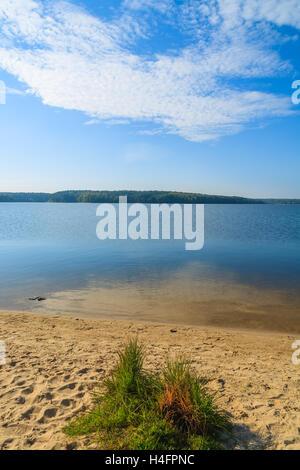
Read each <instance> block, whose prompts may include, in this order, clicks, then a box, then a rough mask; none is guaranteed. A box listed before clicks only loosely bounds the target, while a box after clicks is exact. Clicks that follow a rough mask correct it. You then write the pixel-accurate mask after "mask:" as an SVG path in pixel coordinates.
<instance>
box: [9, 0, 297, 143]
mask: <svg viewBox="0 0 300 470" xmlns="http://www.w3.org/2000/svg"><path fill="white" fill-rule="evenodd" d="M279 3H282V2H277V1H276V0H265V1H264V3H263V4H264V5H265V6H264V7H262V6H261V5H260V3H259V2H256V0H247V2H244V1H243V0H218V1H215V2H214V1H210V2H208V1H202V2H199V1H197V2H193V1H189V2H186V3H184V5H183V7H180V8H179V9H177V15H178V17H177V19H175V17H174V21H180V25H181V27H182V29H183V30H188V31H189V34H190V36H192V38H191V45H190V46H187V45H185V46H184V47H182V49H178V50H177V51H176V54H175V53H174V51H173V52H172V54H171V53H170V54H168V53H167V52H165V53H164V54H160V55H155V54H153V56H152V58H145V57H144V56H143V55H142V53H139V54H138V53H137V52H135V51H134V45H135V41H136V40H140V39H141V38H142V39H143V40H144V41H147V36H146V33H145V25H144V17H143V15H139V13H138V10H137V7H138V5H139V6H140V7H142V6H144V7H145V8H146V7H153V6H154V3H153V2H152V1H150V0H143V1H142V0H139V1H138V2H136V1H135V0H130V1H129V0H127V1H126V2H125V4H124V6H125V7H126V13H124V12H123V16H120V18H119V19H118V20H114V21H111V22H105V21H102V20H101V19H99V18H96V17H93V16H92V15H90V14H88V13H87V12H86V11H84V10H83V9H81V8H78V7H76V6H74V4H71V3H69V2H55V1H52V2H41V1H38V0H36V1H33V0H1V6H0V24H1V33H0V39H1V47H0V67H2V68H3V69H4V70H6V71H7V72H9V73H11V74H13V75H15V76H16V77H17V78H18V79H19V80H20V81H21V82H22V83H25V84H26V85H27V86H28V87H29V89H30V90H31V92H32V93H34V94H36V95H37V96H39V97H41V99H42V101H43V102H44V103H45V104H47V105H50V106H56V107H59V108H64V109H71V110H78V111H82V112H84V113H85V114H87V115H88V116H89V117H90V118H91V119H90V121H87V123H86V124H92V123H94V122H98V121H99V120H105V121H106V122H107V120H109V123H110V124H113V123H114V122H115V123H120V122H123V123H124V122H125V123H126V122H128V121H130V122H131V121H133V120H135V121H143V122H147V121H149V122H151V123H156V124H157V125H158V126H159V127H160V131H161V132H165V133H172V134H177V135H180V136H182V137H184V138H186V139H189V140H193V141H197V142H201V141H204V140H210V139H214V138H217V137H220V136H223V135H228V134H233V133H236V132H240V131H241V130H242V129H243V128H244V127H245V126H246V125H247V124H249V123H256V122H258V121H260V120H261V119H263V120H265V119H268V118H271V117H276V116H285V115H288V114H289V113H290V112H291V111H290V100H289V99H288V98H285V97H282V96H277V95H275V94H271V93H266V92H258V91H250V90H248V89H247V79H254V78H263V77H272V76H276V75H277V74H278V73H283V72H287V71H288V70H289V67H290V65H289V64H288V63H286V62H284V61H282V60H281V59H280V57H279V55H278V53H277V52H276V51H274V49H272V48H271V47H269V45H268V44H266V42H265V41H266V33H268V38H269V39H268V40H269V41H272V40H275V38H277V37H278V36H276V34H278V33H275V31H273V30H272V28H273V27H272V26H271V25H269V26H268V25H266V24H265V22H266V21H275V20H276V23H277V24H278V25H280V24H283V23H282V22H285V23H284V24H292V23H293V25H295V24H296V23H297V21H298V20H300V13H299V14H298V13H297V12H298V10H299V8H298V10H297V8H296V13H295V12H294V14H292V12H291V11H290V10H293V9H294V6H295V4H296V3H295V2H293V1H292V0H290V1H289V0H286V4H288V5H289V11H290V14H288V13H287V12H285V13H283V11H282V9H281V8H280V5H279ZM155 4H156V5H157V4H158V3H157V2H155ZM166 4H170V1H169V0H168V1H166V2H160V5H166ZM277 4H278V5H277ZM246 5H247V7H246ZM267 6H269V8H267ZM173 7H174V4H173ZM271 7H272V8H273V9H274V10H275V11H277V13H278V15H277V16H276V15H275V16H276V18H275V19H274V20H272V18H273V16H274V15H273V13H272V12H273V10H272V8H271ZM276 8H277V10H276ZM271 10H272V11H271ZM130 11H131V12H132V13H130ZM161 11H163V10H161ZM272 15H273V16H272ZM297 18H298V19H297ZM125 19H126V21H125ZM261 20H263V23H262V24H261V27H260V29H259V31H258V29H257V28H259V25H257V23H255V24H254V21H261ZM288 21H289V23H286V22H288ZM297 24H298V23H297ZM203 25H204V26H205V27H204V26H203ZM268 28H269V29H268ZM270 28H271V29H270ZM270 31H271V32H273V33H274V37H273V36H272V34H269V33H270ZM258 33H259V34H258ZM147 34H149V32H147ZM232 79H243V87H238V86H237V84H235V85H233V84H232ZM237 83H239V80H238V81H237Z"/></svg>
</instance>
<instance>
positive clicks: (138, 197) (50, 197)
mask: <svg viewBox="0 0 300 470" xmlns="http://www.w3.org/2000/svg"><path fill="white" fill-rule="evenodd" d="M120 196H127V199H128V203H144V204H288V205H290V204H300V199H296V198H295V199H280V198H278V199H274V198H260V199H255V198H246V197H240V196H222V195H213V194H211V195H210V194H201V193H186V192H176V191H132V190H128V191H126V190H122V191H121V190H120V191H93V190H79V191H76V190H70V191H58V192H55V193H25V192H17V193H13V192H0V202H40V203H43V202H44V203H45V202H56V203H97V204H101V203H118V202H119V197H120Z"/></svg>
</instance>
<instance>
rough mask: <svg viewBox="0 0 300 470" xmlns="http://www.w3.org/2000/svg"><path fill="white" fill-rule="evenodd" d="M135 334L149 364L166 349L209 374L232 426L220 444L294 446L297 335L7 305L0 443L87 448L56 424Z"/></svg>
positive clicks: (0, 335)
mask: <svg viewBox="0 0 300 470" xmlns="http://www.w3.org/2000/svg"><path fill="white" fill-rule="evenodd" d="M171 329H176V330H177V331H176V332H171V331H170V330H171ZM136 334H138V336H139V338H140V340H142V341H143V342H144V344H145V346H146V350H147V361H146V365H147V367H148V368H150V369H152V370H157V369H158V368H159V367H160V366H161V364H162V363H163V361H164V359H165V357H166V355H167V354H170V355H174V354H176V353H184V354H186V355H188V356H190V357H191V358H192V361H193V366H194V367H195V369H196V370H197V372H198V373H199V374H200V375H202V376H205V377H207V378H208V379H209V384H208V386H209V387H210V389H211V390H214V391H216V392H217V400H218V403H219V405H220V406H221V407H223V408H224V409H225V410H226V411H227V412H228V413H229V414H230V416H231V420H232V422H233V424H234V426H233V438H232V439H231V440H226V441H225V446H226V447H229V448H230V447H233V448H235V449H300V412H299V408H300V403H299V390H300V365H298V366H297V365H294V364H293V363H292V361H291V356H292V352H293V350H292V348H291V345H292V342H293V341H294V340H296V339H300V338H298V337H296V336H295V335H288V334H284V335H283V334H276V333H256V332H251V331H233V330H226V329H224V328H223V329H221V328H211V327H195V326H193V327H189V326H183V325H178V326H176V325H174V324H172V325H171V324H158V323H135V322H129V321H127V322H124V321H108V320H95V319H80V318H73V317H68V316H59V315H41V314H32V313H19V312H8V311H2V312H0V340H1V341H5V343H6V349H7V356H6V364H5V365H2V366H0V448H1V449H81V448H85V447H91V448H93V445H91V444H88V442H87V439H86V438H80V439H70V438H67V437H66V436H65V435H64V434H63V433H62V431H61V429H62V427H63V426H64V425H65V424H66V423H67V422H68V420H70V419H71V418H72V417H73V416H74V415H76V414H77V413H79V412H82V411H83V410H85V409H87V408H88V407H90V406H91V404H92V393H91V392H92V390H93V388H94V387H95V385H96V384H97V383H99V382H100V381H101V379H103V377H104V376H105V375H107V374H108V372H109V370H110V369H111V367H112V366H113V365H114V363H115V361H116V358H117V356H116V351H117V350H118V348H120V347H121V346H122V345H123V344H124V342H125V341H126V340H127V339H128V338H129V337H134V336H135V335H136ZM298 336H299V335H298Z"/></svg>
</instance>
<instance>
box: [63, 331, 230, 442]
mask: <svg viewBox="0 0 300 470" xmlns="http://www.w3.org/2000/svg"><path fill="white" fill-rule="evenodd" d="M118 354H119V360H118V363H117V365H116V367H115V368H114V369H113V370H112V372H111V374H110V376H109V377H108V378H106V380H105V381H104V383H103V384H102V387H101V389H100V391H98V392H97V393H95V403H94V407H93V409H91V410H90V411H89V412H87V413H86V414H82V415H80V416H78V417H77V418H76V419H75V420H74V421H72V422H70V423H69V424H68V425H67V426H66V427H65V428H64V432H65V433H66V434H67V435H68V436H80V435H90V438H91V441H94V442H96V443H97V446H98V447H99V448H102V449H114V450H119V449H120V450H121V449H131V450H184V449H185V450H189V449H192V450H197V449H200V450H210V449H220V448H222V445H221V442H220V438H219V435H220V431H223V430H225V429H227V428H228V420H227V417H226V415H225V413H224V412H223V411H222V410H220V409H219V408H218V407H217V405H216V403H215V396H214V395H213V394H211V393H209V392H208V390H207V387H206V382H205V380H203V379H200V378H199V377H198V376H197V375H196V374H195V373H194V372H193V371H192V369H191V366H190V363H189V361H187V360H186V359H184V358H177V359H175V360H173V361H171V360H167V362H166V365H165V367H164V368H163V370H162V371H161V374H151V373H149V372H147V371H145V369H144V367H143V364H144V359H145V351H144V347H143V346H142V345H141V344H139V343H138V341H137V340H132V341H129V343H128V344H127V345H126V346H125V348H124V351H120V352H119V353H118Z"/></svg>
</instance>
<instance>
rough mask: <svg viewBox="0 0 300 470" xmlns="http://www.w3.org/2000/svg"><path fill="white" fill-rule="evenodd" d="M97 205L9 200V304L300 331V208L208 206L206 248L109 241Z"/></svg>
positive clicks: (2, 267) (5, 303) (5, 294)
mask: <svg viewBox="0 0 300 470" xmlns="http://www.w3.org/2000/svg"><path fill="white" fill-rule="evenodd" d="M96 208H97V205H96V204H34V203H32V204H31V203H23V204H14V203H6V204H5V203H1V204H0V309H3V310H4V309H9V310H20V311H34V312H40V313H59V314H71V315H76V316H85V317H97V318H111V319H123V320H128V319H130V320H139V321H140V320H143V321H158V322H170V323H172V322H174V323H186V324H194V325H202V324H203V325H218V326H228V327H234V328H252V329H256V330H273V331H282V332H287V331H289V332H300V294H299V285H300V205H206V206H205V244H204V248H203V249H202V250H200V251H186V250H185V247H184V244H185V242H184V241H178V240H177V241H173V240H170V241H167V240H143V241H132V240H122V241H121V240H110V241H107V240H106V241H100V240H98V239H97V237H96V225H97V222H98V220H99V218H97V217H96ZM36 296H42V297H45V298H46V300H45V301H41V302H38V301H30V300H29V298H30V297H36Z"/></svg>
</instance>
